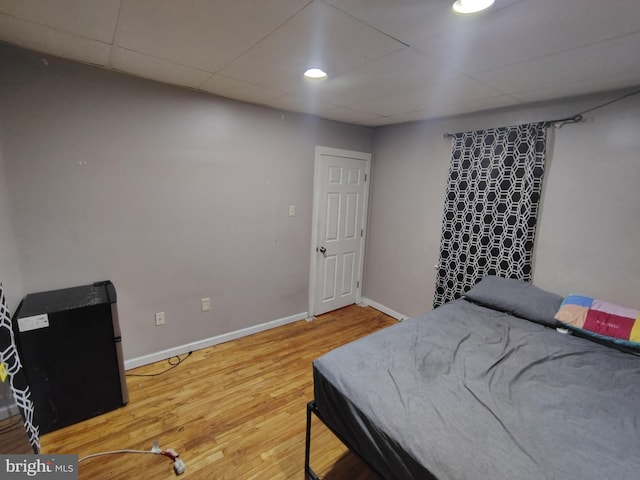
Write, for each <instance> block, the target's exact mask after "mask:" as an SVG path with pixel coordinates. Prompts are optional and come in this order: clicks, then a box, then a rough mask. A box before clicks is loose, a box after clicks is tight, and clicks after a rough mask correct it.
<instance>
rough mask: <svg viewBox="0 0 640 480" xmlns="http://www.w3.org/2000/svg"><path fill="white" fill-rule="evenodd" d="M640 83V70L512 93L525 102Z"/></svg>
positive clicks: (632, 85)
mask: <svg viewBox="0 0 640 480" xmlns="http://www.w3.org/2000/svg"><path fill="white" fill-rule="evenodd" d="M638 85H640V71H637V72H630V73H623V74H620V75H613V76H611V77H606V78H599V79H597V80H586V81H581V82H575V83H567V84H565V85H560V86H553V87H548V88H543V89H540V90H533V91H528V92H522V93H515V94H512V96H513V97H515V98H517V99H518V100H520V101H522V102H523V103H530V102H540V101H545V100H556V99H558V98H563V97H574V96H578V95H586V94H589V93H594V92H605V91H610V90H615V89H622V88H628V87H636V86H638Z"/></svg>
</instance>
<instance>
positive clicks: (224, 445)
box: [41, 305, 396, 480]
mask: <svg viewBox="0 0 640 480" xmlns="http://www.w3.org/2000/svg"><path fill="white" fill-rule="evenodd" d="M395 323H396V320H394V319H393V318H391V317H389V316H387V315H384V314H383V313H380V312H378V311H377V310H374V309H372V308H370V307H364V308H363V307H358V306H356V305H353V306H350V307H346V308H344V309H341V310H338V311H335V312H331V313H328V314H325V315H322V316H320V317H318V319H317V320H315V321H313V322H306V321H299V322H295V323H292V324H289V325H285V326H283V327H278V328H276V329H273V330H269V331H266V332H262V333H258V334H255V335H252V336H249V337H245V338H242V339H239V340H234V341H231V342H228V343H224V344H221V345H216V346H214V347H211V348H207V349H203V350H199V351H196V352H193V354H192V355H191V356H190V357H189V358H188V359H186V360H185V361H184V363H182V364H181V365H179V366H178V367H176V368H174V369H172V370H170V371H169V372H167V373H165V374H163V375H160V376H157V377H133V376H128V377H127V384H128V387H129V404H128V405H126V406H125V407H123V408H120V409H118V410H115V411H112V412H108V413H106V414H103V415H100V416H98V417H95V418H92V419H89V420H86V421H84V422H81V423H78V424H76V425H72V426H69V427H66V428H64V429H61V430H57V431H55V432H51V433H48V434H46V435H43V436H42V438H41V445H42V451H43V452H44V453H77V454H78V455H79V456H80V457H83V456H85V455H89V454H92V453H96V452H103V451H111V450H120V449H136V450H150V449H151V446H152V444H153V441H154V440H155V439H158V440H159V441H160V447H161V448H165V449H166V448H173V449H175V450H177V451H178V452H179V453H180V458H182V459H183V460H184V462H185V464H186V471H185V473H184V475H183V476H182V477H181V478H189V479H213V478H215V479H218V480H223V479H228V480H243V479H253V478H261V479H299V480H301V479H303V478H304V444H305V422H306V404H307V402H308V401H309V400H311V399H312V398H313V379H312V370H311V361H312V360H313V359H315V358H317V357H318V356H320V355H322V354H323V353H325V352H328V351H329V350H332V349H333V348H335V347H338V346H340V345H342V344H345V343H347V342H349V341H351V340H355V339H356V338H359V337H362V336H364V335H366V334H368V333H371V332H374V331H376V330H379V329H381V328H384V327H387V326H389V325H393V324H395ZM166 367H167V362H158V363H156V364H153V365H147V366H144V367H140V368H138V369H135V370H130V371H128V372H127V373H128V374H131V373H136V374H144V373H154V372H158V371H162V370H164V369H165V368H166ZM311 466H312V468H313V469H314V470H315V472H316V473H317V474H318V475H319V476H320V477H321V478H324V479H330V480H373V479H376V478H377V476H376V475H375V474H373V473H372V472H371V471H370V470H369V469H368V468H367V467H366V465H364V464H363V463H362V462H361V461H360V460H359V459H358V458H357V457H356V456H355V455H353V454H351V453H349V452H348V451H347V450H346V448H345V447H344V446H343V445H342V444H341V443H340V441H339V440H337V439H336V438H335V437H334V436H333V435H332V434H331V432H329V431H328V430H327V429H326V428H325V427H324V425H322V424H321V423H320V422H319V421H318V420H317V419H316V418H315V417H314V423H313V426H312V441H311ZM79 478H80V480H90V479H91V480H94V479H97V480H100V479H112V478H115V479H119V478H122V479H124V478H153V479H170V478H175V474H174V473H173V469H172V462H171V461H170V460H169V459H168V458H165V457H162V456H156V455H135V454H127V455H109V456H105V457H98V458H92V459H89V460H86V461H85V462H82V463H81V464H80V468H79Z"/></svg>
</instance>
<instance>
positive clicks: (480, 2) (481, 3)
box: [453, 0, 495, 14]
mask: <svg viewBox="0 0 640 480" xmlns="http://www.w3.org/2000/svg"><path fill="white" fill-rule="evenodd" d="M494 2H495V0H456V1H455V3H454V4H453V11H454V12H456V13H462V14H468V13H476V12H480V11H482V10H485V9H487V8H489V7H490V6H491V5H493V3H494Z"/></svg>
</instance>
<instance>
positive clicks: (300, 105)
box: [265, 95, 340, 116]
mask: <svg viewBox="0 0 640 480" xmlns="http://www.w3.org/2000/svg"><path fill="white" fill-rule="evenodd" d="M265 104H266V105H269V106H271V107H274V108H277V109H281V110H287V111H291V112H304V113H311V114H314V115H319V116H324V115H326V114H327V113H329V112H331V111H334V110H336V109H337V108H340V107H338V106H336V105H330V104H326V103H322V102H320V101H318V99H317V98H313V97H303V96H300V95H282V96H281V97H278V98H274V99H271V100H268V101H267V102H265Z"/></svg>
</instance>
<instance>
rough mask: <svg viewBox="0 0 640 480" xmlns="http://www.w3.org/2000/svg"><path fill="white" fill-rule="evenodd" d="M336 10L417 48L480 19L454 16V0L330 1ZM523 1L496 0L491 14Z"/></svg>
mask: <svg viewBox="0 0 640 480" xmlns="http://www.w3.org/2000/svg"><path fill="white" fill-rule="evenodd" d="M326 1H327V3H329V4H331V5H334V6H335V7H336V8H339V9H340V10H342V11H344V12H347V13H349V15H353V16H354V17H356V18H358V19H360V20H361V21H363V22H364V23H366V24H368V25H371V26H372V27H374V28H376V29H378V30H380V31H383V32H385V33H387V34H389V35H390V36H392V37H394V38H397V39H398V40H400V41H402V42H404V43H406V44H408V45H413V44H415V43H417V42H419V41H422V40H425V39H427V38H430V37H433V36H434V35H438V34H443V33H446V32H448V31H451V30H452V29H454V28H456V27H457V26H459V25H461V24H463V25H465V24H468V23H472V22H477V21H478V17H473V16H460V15H456V14H455V13H453V11H452V9H451V5H452V4H453V0H429V1H424V0H423V1H419V0H326ZM517 1H520V0H496V2H495V4H494V6H493V7H492V9H491V11H492V12H493V11H496V10H498V9H500V8H502V7H504V6H506V5H510V4H512V3H515V2H517Z"/></svg>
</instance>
